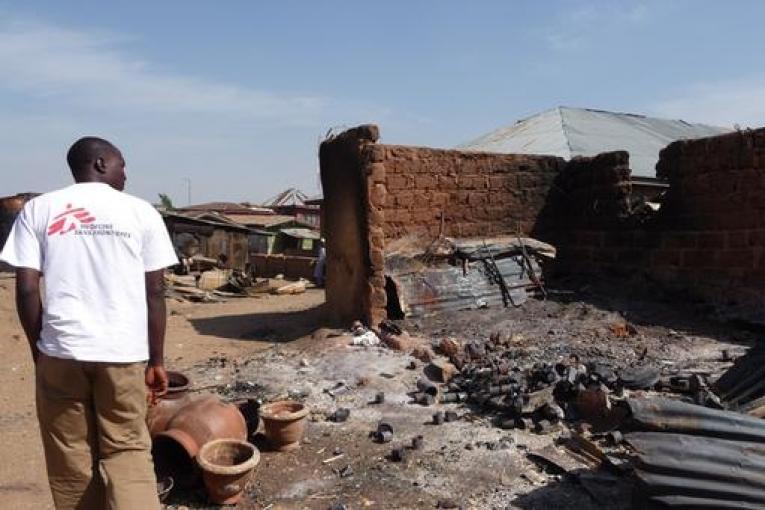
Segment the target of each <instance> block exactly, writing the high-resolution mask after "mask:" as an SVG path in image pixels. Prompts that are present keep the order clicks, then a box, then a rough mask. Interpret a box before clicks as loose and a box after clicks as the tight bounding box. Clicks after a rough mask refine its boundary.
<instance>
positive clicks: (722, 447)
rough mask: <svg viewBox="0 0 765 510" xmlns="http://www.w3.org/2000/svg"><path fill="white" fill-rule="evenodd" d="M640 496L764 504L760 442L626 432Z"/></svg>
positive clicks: (764, 450)
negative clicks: (634, 463)
mask: <svg viewBox="0 0 765 510" xmlns="http://www.w3.org/2000/svg"><path fill="white" fill-rule="evenodd" d="M625 439H626V441H627V442H628V443H629V444H630V445H631V446H632V447H633V448H635V450H636V452H637V457H638V460H639V464H638V468H637V470H636V474H637V477H638V480H639V481H640V482H641V485H642V486H643V487H642V489H641V490H643V492H644V495H645V496H646V497H648V498H652V497H655V496H685V497H693V498H697V499H714V500H717V501H736V502H738V501H746V502H750V503H760V504H765V476H763V474H765V444H763V443H753V442H746V441H729V440H726V439H716V438H708V437H697V436H689V435H687V434H665V433H661V432H644V433H633V434H628V435H627V436H626V437H625Z"/></svg>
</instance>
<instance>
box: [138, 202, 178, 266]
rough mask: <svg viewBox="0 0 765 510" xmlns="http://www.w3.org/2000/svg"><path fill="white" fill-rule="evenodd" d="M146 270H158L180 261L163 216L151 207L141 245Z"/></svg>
mask: <svg viewBox="0 0 765 510" xmlns="http://www.w3.org/2000/svg"><path fill="white" fill-rule="evenodd" d="M141 258H142V259H143V269H144V272H146V273H148V272H151V271H158V270H160V269H163V268H165V267H169V266H174V265H175V264H177V263H178V257H177V256H176V255H175V249H174V248H173V243H172V242H171V241H170V234H169V233H168V231H167V227H166V226H165V222H164V221H162V216H161V215H160V214H159V213H158V212H157V211H156V210H155V209H154V208H151V210H150V211H149V213H148V215H147V218H146V229H145V230H144V235H143V244H142V246H141Z"/></svg>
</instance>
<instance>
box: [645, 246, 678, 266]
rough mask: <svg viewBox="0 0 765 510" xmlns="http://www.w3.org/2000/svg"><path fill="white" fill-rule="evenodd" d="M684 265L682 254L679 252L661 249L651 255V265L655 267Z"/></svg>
mask: <svg viewBox="0 0 765 510" xmlns="http://www.w3.org/2000/svg"><path fill="white" fill-rule="evenodd" d="M681 264H682V252H680V251H679V250H668V249H661V250H655V251H654V252H653V253H651V265H652V266H654V267H663V266H680V265H681Z"/></svg>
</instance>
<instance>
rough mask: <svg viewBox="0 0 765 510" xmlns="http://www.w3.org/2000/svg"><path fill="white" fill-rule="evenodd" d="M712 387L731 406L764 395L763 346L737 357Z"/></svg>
mask: <svg viewBox="0 0 765 510" xmlns="http://www.w3.org/2000/svg"><path fill="white" fill-rule="evenodd" d="M713 389H714V391H715V393H717V394H718V395H719V396H720V398H721V399H722V400H723V402H725V403H726V404H728V405H729V406H730V407H731V408H739V407H741V406H744V405H745V404H747V403H749V402H751V401H752V400H755V399H758V398H761V397H763V396H765V346H757V347H754V348H752V349H751V350H750V351H749V352H747V353H746V355H744V356H742V357H740V358H738V359H737V360H736V362H735V363H734V364H733V366H731V367H730V368H729V369H728V370H727V371H726V372H725V373H724V374H723V375H721V376H720V378H719V379H717V381H715V383H714V385H713Z"/></svg>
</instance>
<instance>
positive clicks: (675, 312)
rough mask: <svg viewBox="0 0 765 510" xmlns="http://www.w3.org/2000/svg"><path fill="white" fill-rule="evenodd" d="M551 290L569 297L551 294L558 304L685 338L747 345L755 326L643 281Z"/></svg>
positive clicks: (572, 281) (567, 284)
mask: <svg viewBox="0 0 765 510" xmlns="http://www.w3.org/2000/svg"><path fill="white" fill-rule="evenodd" d="M550 286H551V288H555V289H567V290H569V291H573V293H572V294H551V295H550V296H549V299H551V300H553V301H557V302H560V303H563V304H565V303H571V302H573V301H579V302H582V303H587V304H590V305H592V306H595V307H597V308H599V309H601V310H608V311H613V312H618V313H620V314H621V315H622V316H623V317H624V318H625V319H627V320H628V321H630V322H631V323H633V324H635V325H637V326H645V327H657V326H658V327H663V328H667V329H668V330H673V331H677V332H682V333H683V334H686V335H694V336H706V337H709V338H714V339H716V340H718V341H723V342H731V343H738V344H741V345H750V344H751V341H752V340H753V339H754V338H756V335H755V334H753V333H756V332H757V331H756V325H753V324H748V323H743V322H740V321H733V320H730V319H729V318H727V317H725V316H723V315H721V314H720V313H719V312H718V310H717V309H716V308H715V307H714V306H713V305H711V304H709V303H706V302H704V301H702V300H699V299H695V298H693V297H690V296H689V295H688V294H686V293H682V292H678V291H672V290H669V289H667V288H666V287H663V286H661V285H658V284H655V283H652V282H650V281H648V280H646V279H645V278H642V277H639V276H636V277H632V278H630V277H622V278H616V277H610V278H609V277H607V276H606V277H597V276H591V277H589V278H588V279H586V280H585V279H583V278H558V279H552V280H551V282H550Z"/></svg>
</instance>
